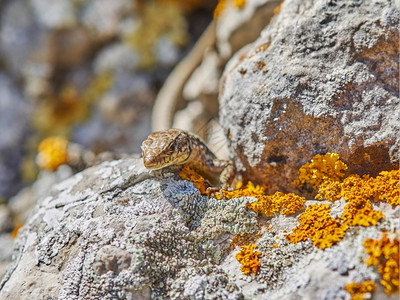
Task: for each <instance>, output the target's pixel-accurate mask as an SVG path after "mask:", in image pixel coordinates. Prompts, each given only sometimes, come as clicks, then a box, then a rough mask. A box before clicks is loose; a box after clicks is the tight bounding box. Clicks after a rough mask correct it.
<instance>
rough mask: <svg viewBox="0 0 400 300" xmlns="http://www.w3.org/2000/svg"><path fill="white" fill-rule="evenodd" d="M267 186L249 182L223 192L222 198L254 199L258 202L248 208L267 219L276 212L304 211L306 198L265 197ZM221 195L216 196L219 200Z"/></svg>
mask: <svg viewBox="0 0 400 300" xmlns="http://www.w3.org/2000/svg"><path fill="white" fill-rule="evenodd" d="M265 189H266V187H265V186H259V185H254V184H253V183H252V182H248V183H247V184H246V185H245V186H242V183H238V185H237V186H236V189H235V190H234V191H222V192H221V193H222V196H223V197H224V198H226V199H231V198H236V197H254V198H257V199H258V200H257V201H255V202H253V203H248V204H247V208H249V209H251V210H253V211H255V212H261V213H263V214H264V215H266V216H267V217H270V216H272V215H273V214H274V213H275V212H280V213H281V214H282V215H286V216H287V215H290V214H294V213H295V212H296V210H298V209H302V208H303V207H304V203H305V201H306V199H305V198H303V197H300V196H297V195H295V194H284V193H282V192H276V193H275V194H273V195H270V196H267V195H265ZM222 196H221V195H216V197H217V198H218V199H221V198H222Z"/></svg>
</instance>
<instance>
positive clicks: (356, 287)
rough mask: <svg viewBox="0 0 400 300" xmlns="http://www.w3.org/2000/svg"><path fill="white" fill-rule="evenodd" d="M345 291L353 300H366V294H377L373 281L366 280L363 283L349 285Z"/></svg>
mask: <svg viewBox="0 0 400 300" xmlns="http://www.w3.org/2000/svg"><path fill="white" fill-rule="evenodd" d="M344 289H345V291H346V292H348V293H349V294H350V295H351V300H363V299H366V297H365V296H366V294H373V293H374V292H375V289H376V285H375V282H373V281H372V280H366V281H364V282H362V283H357V282H351V283H348V284H346V286H345V287H344Z"/></svg>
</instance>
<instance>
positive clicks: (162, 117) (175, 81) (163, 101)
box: [152, 21, 216, 131]
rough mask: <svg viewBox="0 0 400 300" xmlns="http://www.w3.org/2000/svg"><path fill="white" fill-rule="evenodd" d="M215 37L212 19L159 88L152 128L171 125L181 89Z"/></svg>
mask: <svg viewBox="0 0 400 300" xmlns="http://www.w3.org/2000/svg"><path fill="white" fill-rule="evenodd" d="M215 39H216V34H215V22H214V21H212V22H211V23H210V25H208V27H207V29H206V30H205V31H204V32H203V34H202V35H201V37H200V38H199V40H198V41H197V42H196V44H195V45H194V46H193V49H192V50H191V51H190V53H189V54H188V55H187V56H186V57H185V58H184V59H183V60H182V61H181V62H179V64H178V65H177V66H176V67H175V68H174V70H173V71H172V72H171V74H170V75H169V76H168V78H167V80H166V81H165V83H164V85H163V86H162V88H161V89H160V91H159V93H158V95H157V97H156V100H155V103H154V107H153V114H152V129H153V131H160V130H165V129H169V128H171V126H172V122H173V118H174V114H175V112H176V108H177V106H178V105H177V104H178V102H179V101H180V99H181V98H182V90H183V87H184V85H185V83H186V82H187V80H188V79H189V77H190V76H191V75H192V73H193V72H194V70H195V69H196V68H197V67H198V66H199V65H200V63H201V61H202V59H203V55H204V52H205V50H206V49H207V48H209V47H211V46H212V45H213V44H214V42H215Z"/></svg>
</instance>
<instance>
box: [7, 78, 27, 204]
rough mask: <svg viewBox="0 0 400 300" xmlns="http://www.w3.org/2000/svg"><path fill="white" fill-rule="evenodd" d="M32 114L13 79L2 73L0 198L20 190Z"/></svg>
mask: <svg viewBox="0 0 400 300" xmlns="http://www.w3.org/2000/svg"><path fill="white" fill-rule="evenodd" d="M30 112H31V105H30V104H29V102H28V99H26V98H25V97H24V96H23V95H22V94H21V92H20V91H19V90H18V87H17V85H16V84H15V83H14V82H13V80H12V79H11V78H10V77H8V76H7V75H5V74H3V73H0V131H1V134H0V198H8V197H10V196H11V195H13V194H14V193H16V192H17V191H18V189H19V188H21V185H22V179H21V175H20V165H21V162H22V158H23V155H24V152H25V149H24V142H25V140H26V139H27V137H28V135H29V133H30V128H29V122H28V119H29V118H28V116H29V114H30Z"/></svg>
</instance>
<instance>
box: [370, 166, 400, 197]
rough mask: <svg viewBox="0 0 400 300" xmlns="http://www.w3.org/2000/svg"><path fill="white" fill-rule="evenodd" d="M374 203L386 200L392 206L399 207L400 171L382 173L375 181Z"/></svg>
mask: <svg viewBox="0 0 400 300" xmlns="http://www.w3.org/2000/svg"><path fill="white" fill-rule="evenodd" d="M374 187H375V192H376V193H375V197H374V201H378V200H385V199H386V202H387V203H389V204H390V205H399V198H400V195H399V188H400V187H399V170H393V171H382V172H380V173H379V175H378V176H377V177H376V179H375V185H374Z"/></svg>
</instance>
